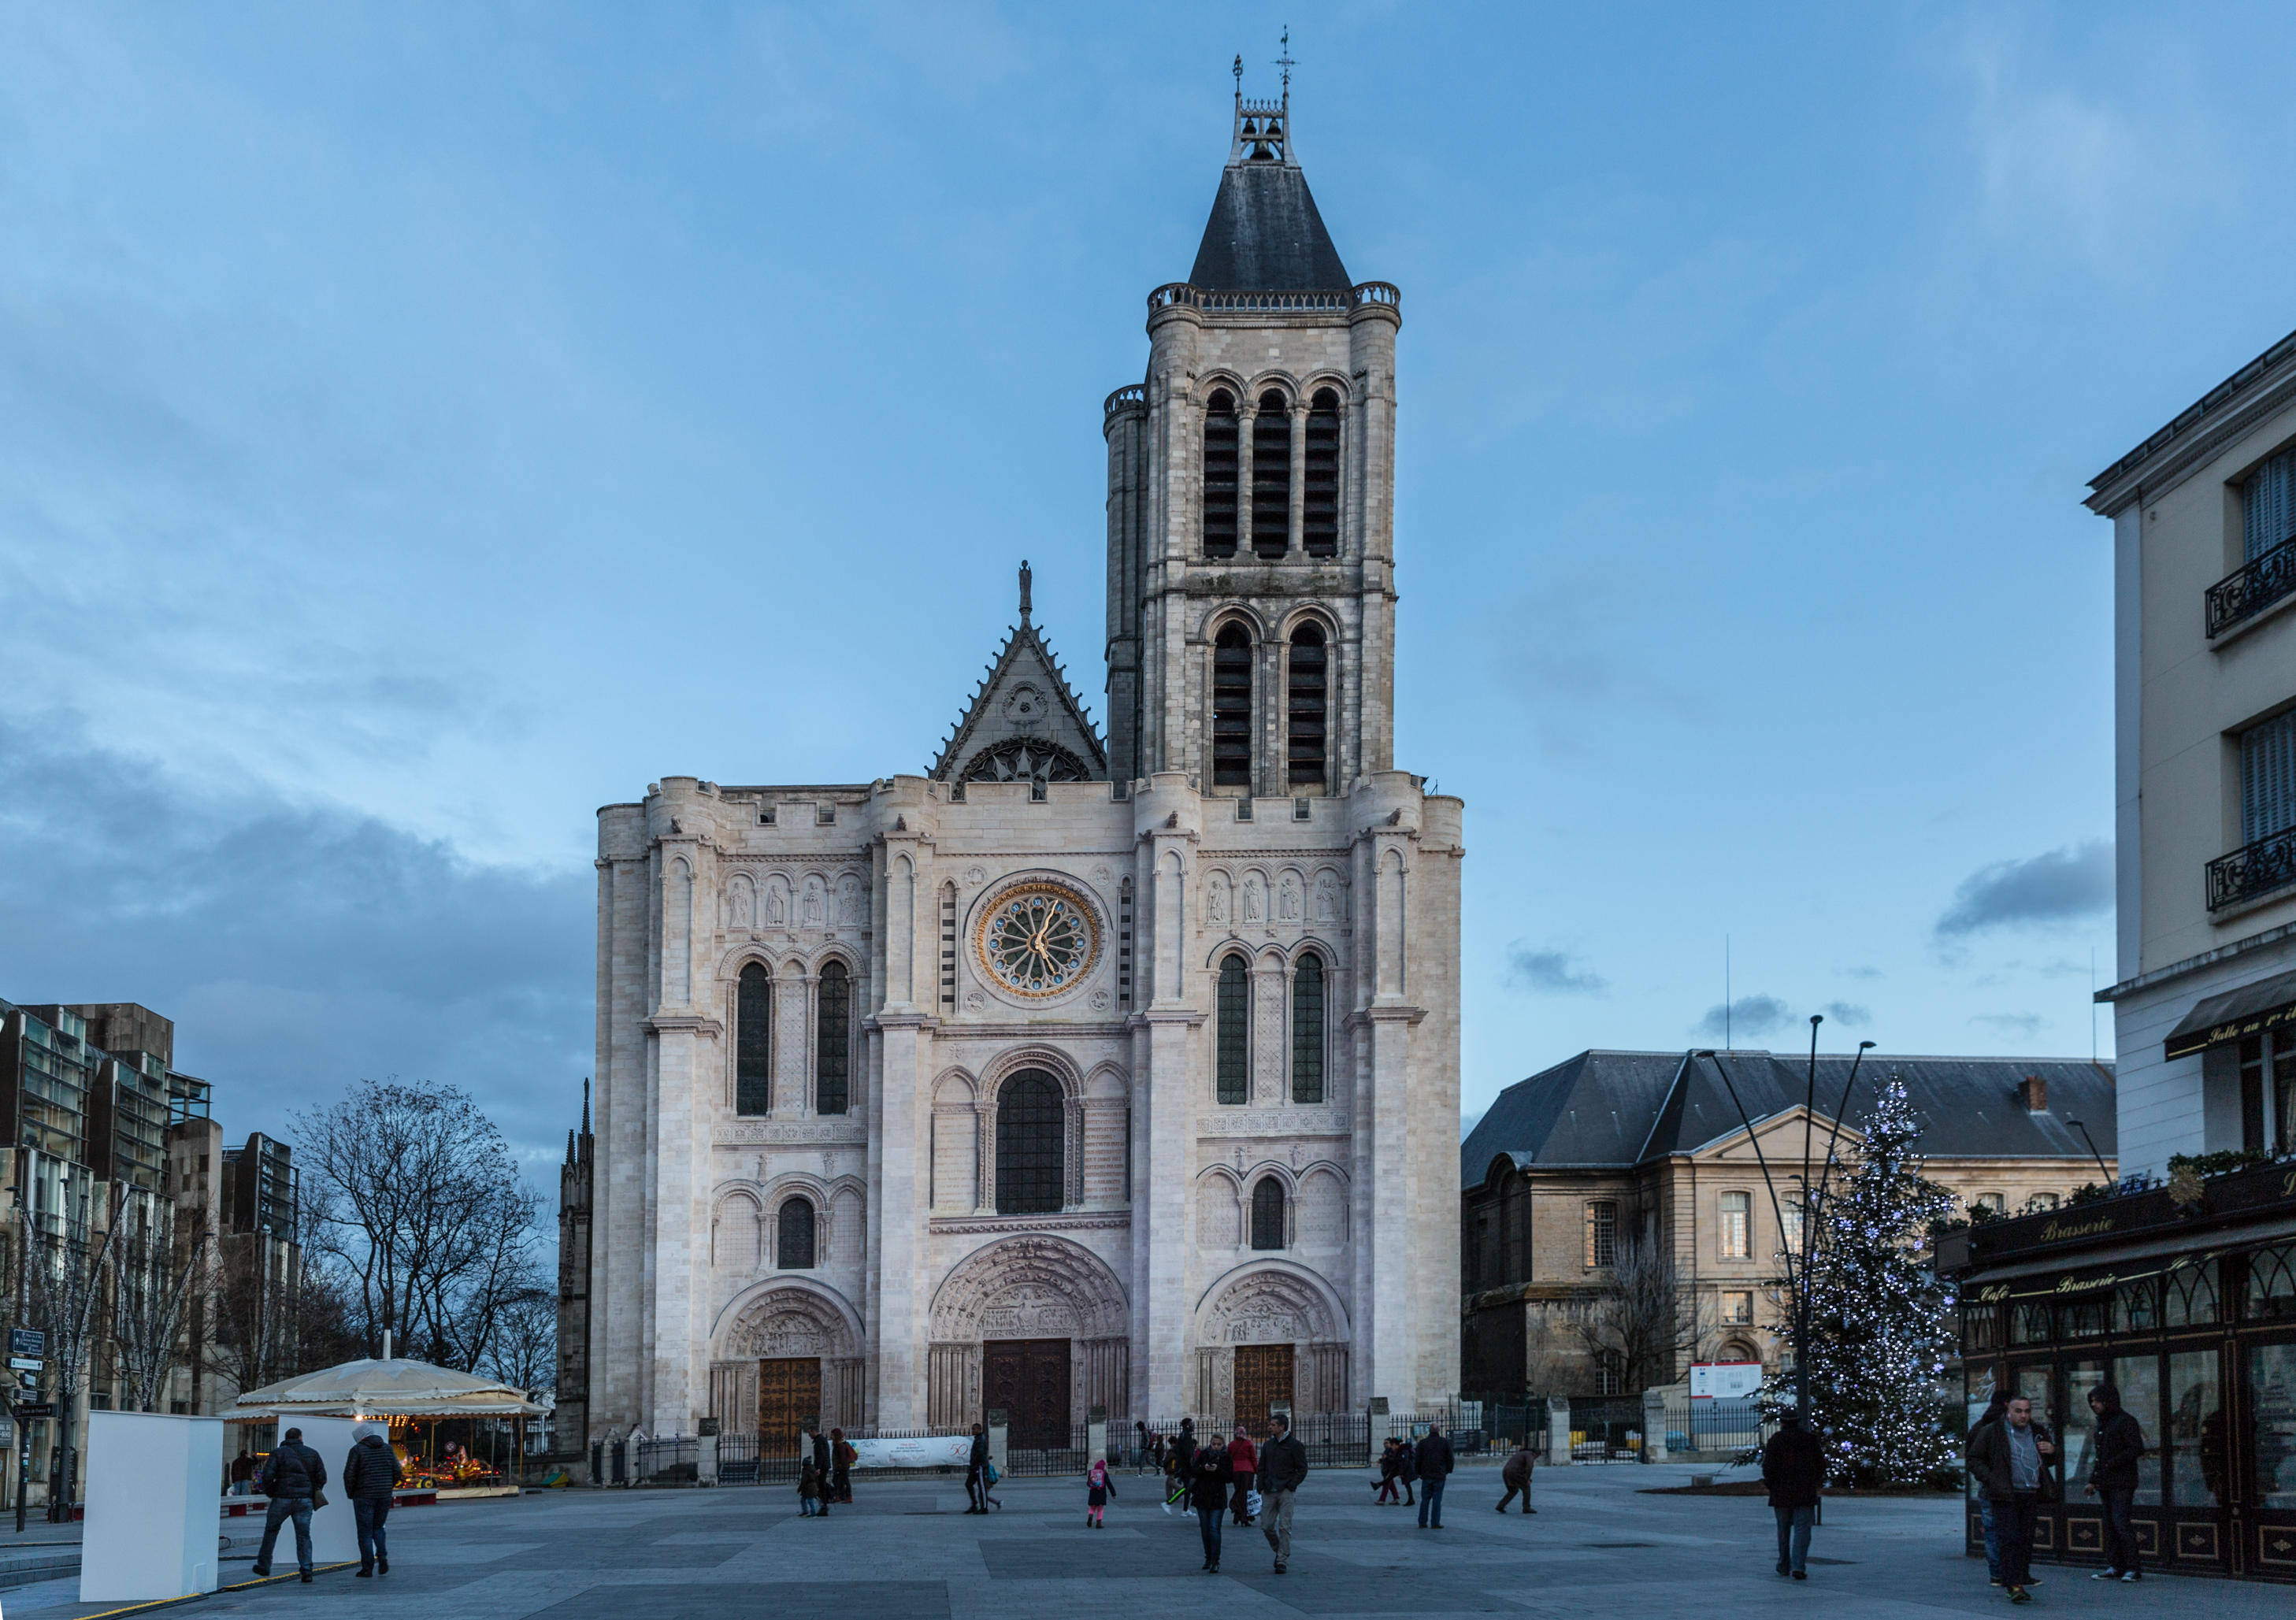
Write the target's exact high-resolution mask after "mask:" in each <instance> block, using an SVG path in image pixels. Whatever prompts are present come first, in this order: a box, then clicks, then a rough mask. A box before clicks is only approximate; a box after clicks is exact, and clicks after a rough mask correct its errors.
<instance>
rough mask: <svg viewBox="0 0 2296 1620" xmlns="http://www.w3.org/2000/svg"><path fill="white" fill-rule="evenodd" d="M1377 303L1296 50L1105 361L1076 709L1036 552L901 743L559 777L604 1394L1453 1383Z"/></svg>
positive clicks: (1087, 1395)
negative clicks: (868, 773) (920, 752)
mask: <svg viewBox="0 0 2296 1620" xmlns="http://www.w3.org/2000/svg"><path fill="white" fill-rule="evenodd" d="M1400 324H1401V314H1400V301H1399V297H1398V293H1397V292H1396V290H1395V289H1394V288H1393V287H1390V286H1388V285H1385V284H1384V283H1380V282H1361V283H1358V282H1351V281H1350V280H1349V276H1348V273H1347V271H1346V269H1345V267H1344V266H1343V265H1342V264H1341V259H1340V256H1339V253H1338V251H1337V250H1336V249H1335V248H1334V247H1333V242H1332V239H1331V235H1330V233H1329V232H1328V231H1327V230H1326V229H1325V228H1324V223H1323V219H1322V217H1321V216H1320V214H1319V213H1318V212H1317V210H1316V204H1315V200H1314V198H1313V197H1312V196H1311V195H1310V194H1309V192H1308V183H1307V179H1306V176H1305V175H1304V173H1303V172H1302V171H1301V169H1300V163H1299V160H1298V157H1297V154H1296V152H1295V151H1294V148H1293V145H1292V114H1291V106H1290V99H1289V95H1288V93H1287V94H1286V95H1285V97H1284V98H1283V100H1281V101H1277V102H1247V101H1245V100H1244V99H1243V98H1242V96H1241V95H1239V96H1238V97H1237V99H1236V102H1235V110H1234V138H1233V140H1232V143H1231V146H1230V151H1229V157H1228V161H1227V165H1226V169H1225V170H1224V172H1223V173H1222V175H1221V176H1220V182H1219V189H1218V195H1217V198H1216V200H1215V201H1214V205H1213V210H1212V216H1211V218H1210V223H1209V224H1208V225H1206V227H1205V230H1204V234H1203V240H1202V243H1201V248H1200V249H1199V250H1198V253H1197V256H1196V260H1195V268H1194V271H1193V274H1192V277H1191V279H1190V280H1189V281H1186V282H1172V283H1169V284H1166V285H1163V286H1160V287H1159V288H1157V289H1156V290H1155V291H1154V292H1152V294H1150V295H1149V299H1148V307H1147V336H1148V362H1147V371H1146V375H1145V378H1144V380H1143V381H1141V382H1138V383H1135V384H1132V385H1129V386H1128V387H1125V388H1120V389H1117V390H1116V391H1115V392H1114V393H1113V394H1111V396H1110V397H1109V398H1108V400H1107V402H1106V405H1105V407H1104V410H1103V432H1104V436H1105V438H1106V443H1107V468H1108V503H1107V517H1106V525H1107V528H1106V538H1105V544H1106V548H1107V549H1106V553H1105V554H1106V561H1107V571H1108V616H1107V624H1106V627H1105V635H1106V642H1105V644H1106V649H1107V659H1108V669H1107V685H1106V692H1107V701H1106V708H1105V713H1106V715H1107V716H1108V733H1107V738H1106V740H1105V741H1103V738H1102V736H1101V735H1100V733H1099V732H1096V731H1095V727H1094V725H1093V724H1092V721H1091V719H1090V717H1089V716H1088V714H1087V710H1086V708H1085V706H1084V704H1083V702H1082V701H1081V700H1079V698H1078V694H1077V692H1076V691H1075V689H1074V687H1073V686H1072V684H1071V683H1070V680H1069V678H1068V676H1067V675H1066V674H1065V673H1063V671H1062V668H1061V667H1060V664H1059V662H1058V661H1057V659H1055V658H1054V654H1053V652H1052V650H1051V648H1050V645H1049V643H1048V642H1046V639H1045V637H1044V635H1043V634H1042V633H1041V632H1040V631H1039V630H1038V628H1037V626H1036V625H1035V623H1034V619H1033V616H1032V613H1031V611H1030V603H1029V595H1028V593H1029V577H1028V575H1027V572H1026V571H1025V569H1024V571H1023V573H1022V576H1021V614H1020V622H1019V625H1018V626H1017V627H1016V628H1014V629H1013V631H1012V633H1011V634H1010V635H1009V637H1008V638H1007V640H1006V641H1005V644H1004V646H1003V647H1002V648H1001V649H1000V650H999V651H998V653H997V655H996V659H995V661H994V663H993V664H992V665H991V667H990V668H989V672H988V677H987V678H986V679H985V680H984V681H983V682H982V683H981V685H980V689H979V690H978V691H975V692H974V693H973V694H972V696H971V698H970V700H968V701H967V703H966V704H965V706H964V713H963V716H962V717H961V719H960V721H959V723H958V724H957V726H956V729H955V732H953V734H952V735H951V736H950V738H949V739H948V740H947V744H946V746H945V747H944V748H943V749H942V750H941V753H940V756H939V758H938V759H936V760H935V761H934V762H933V764H932V765H931V767H930V768H928V769H925V770H922V771H919V772H917V773H914V774H898V773H896V774H892V775H889V776H886V777H883V778H881V779H880V780H878V781H872V782H862V783H840V784H827V785H795V784H791V785H779V786H735V785H732V784H731V783H727V784H725V785H721V784H720V783H719V782H717V781H710V780H706V779H703V778H701V777H700V776H665V777H663V778H662V779H661V781H660V782H658V783H655V784H652V785H651V786H649V787H648V789H647V790H646V793H645V797H644V799H643V800H641V801H639V802H636V803H631V804H619V805H609V806H605V807H604V808H603V810H602V811H601V812H600V813H599V847H598V863H597V865H598V1029H597V1041H598V1051H597V1072H598V1091H597V1097H596V1143H597V1148H596V1151H597V1157H598V1160H599V1163H598V1166H597V1169H596V1173H595V1175H594V1181H593V1183H592V1186H591V1190H590V1198H591V1200H592V1208H591V1217H590V1218H591V1225H590V1230H591V1232H592V1234H593V1242H592V1246H591V1257H590V1278H589V1287H588V1290H587V1293H588V1298H589V1302H590V1311H591V1321H590V1332H589V1354H588V1360H587V1388H586V1396H587V1400H586V1414H587V1422H588V1425H589V1434H590V1436H592V1437H619V1436H624V1435H627V1433H628V1431H629V1430H630V1429H631V1428H644V1430H646V1431H647V1432H648V1433H649V1434H652V1435H663V1434H673V1433H676V1434H692V1433H694V1432H696V1430H697V1428H698V1426H699V1424H700V1423H701V1420H704V1419H715V1420H717V1425H718V1428H719V1429H720V1431H721V1432H722V1433H724V1434H726V1435H755V1436H758V1438H759V1442H760V1444H764V1445H767V1446H768V1447H774V1446H785V1445H787V1444H791V1442H792V1441H793V1439H794V1436H795V1433H796V1429H797V1425H798V1423H799V1420H801V1419H804V1418H808V1417H814V1416H818V1417H819V1418H820V1419H821V1420H822V1421H824V1423H829V1424H836V1425H840V1426H842V1427H845V1428H856V1427H858V1426H865V1425H870V1424H875V1425H879V1426H881V1427H883V1428H893V1429H916V1428H926V1427H928V1426H932V1427H945V1426H952V1425H963V1424H969V1423H971V1422H972V1421H975V1420H980V1418H981V1417H982V1416H983V1415H984V1413H985V1412H987V1411H991V1410H1002V1411H1006V1412H1007V1413H1008V1414H1010V1421H1011V1425H1012V1431H1011V1443H1012V1444H1014V1445H1016V1446H1026V1445H1037V1444H1067V1443H1068V1441H1069V1436H1070V1433H1071V1431H1072V1429H1073V1428H1075V1427H1076V1426H1078V1425H1081V1424H1083V1423H1084V1422H1085V1421H1086V1420H1087V1414H1088V1413H1089V1412H1090V1411H1093V1410H1094V1409H1095V1408H1098V1409H1104V1410H1105V1411H1106V1412H1107V1413H1108V1415H1109V1416H1110V1418H1111V1420H1114V1421H1116V1422H1118V1423H1119V1424H1122V1423H1128V1422H1129V1420H1131V1419H1133V1418H1135V1417H1138V1418H1142V1419H1149V1420H1171V1419H1173V1418H1176V1417H1177V1416H1179V1415H1181V1414H1185V1413H1193V1414H1195V1415H1197V1416H1198V1418H1199V1420H1200V1421H1210V1422H1215V1423H1218V1424H1219V1425H1220V1426H1222V1427H1226V1425H1228V1424H1229V1423H1231V1422H1235V1421H1245V1422H1250V1423H1252V1424H1255V1425H1257V1424H1261V1423H1264V1421H1265V1420H1266V1418H1267V1414H1268V1412H1269V1411H1270V1409H1271V1408H1272V1407H1274V1406H1275V1405H1278V1404H1283V1403H1289V1404H1290V1405H1292V1407H1293V1408H1294V1409H1296V1410H1297V1411H1300V1412H1301V1413H1308V1412H1314V1411H1350V1410H1354V1411H1359V1410H1361V1409H1362V1407H1363V1405H1364V1403H1365V1401H1366V1399H1368V1398H1369V1397H1372V1396H1385V1397H1387V1398H1388V1399H1390V1401H1392V1402H1394V1403H1396V1406H1397V1408H1398V1410H1402V1409H1406V1408H1408V1407H1410V1406H1413V1405H1415V1404H1416V1403H1420V1402H1422V1401H1426V1400H1432V1399H1437V1398H1439V1397H1441V1396H1442V1395H1446V1394H1447V1392H1448V1391H1449V1390H1450V1389H1451V1388H1452V1387H1453V1384H1454V1382H1455V1380H1456V1376H1457V1371H1458V1365H1459V1354H1458V1312H1457V1309H1456V1295H1455V1293H1454V1292H1453V1288H1454V1284H1455V1282H1456V1276H1457V1272H1456V1264H1455V1256H1456V1254H1457V1251H1458V1232H1457V1225H1456V1223H1457V1220H1458V1211H1459V1207H1458V1202H1457V1199H1456V1196H1455V1192H1454V1190H1453V1188H1452V1186H1451V1184H1450V1177H1451V1174H1452V1170H1451V1166H1450V1154H1451V1150H1452V1143H1453V1141H1454V1140H1455V1138H1453V1136H1452V1135H1451V1133H1450V1132H1451V1127H1450V1122H1451V1121H1452V1120H1453V1119H1454V1118H1456V1115H1457V1109H1458V1051H1459V963H1458V952H1459V871H1460V861H1461V858H1462V856H1463V855H1464V847H1463V844H1462V841H1461V840H1462V814H1463V806H1462V805H1461V803H1460V801H1459V800H1458V799H1456V798H1446V797H1442V796H1439V795H1433V794H1430V793H1429V792H1427V791H1426V790H1425V781H1424V779H1423V778H1422V777H1419V776H1416V775H1414V774H1412V773H1408V772H1406V771H1403V770H1398V769H1397V768H1396V763H1395V760H1394V757H1393V751H1394V750H1393V738H1394V724H1393V679H1392V675H1393V670H1392V659H1393V646H1394V636H1393V626H1394V615H1395V602H1396V593H1395V545H1394V537H1393V533H1392V514H1393V503H1392V500H1391V491H1392V484H1393V476H1394V451H1393V445H1394V437H1393V436H1394V417H1395V341H1396V335H1397V332H1398V329H1399V327H1400ZM1097 544H1099V542H1098V541H1095V546H1097ZM1039 554H1042V553H1041V552H1040V553H1039ZM737 763H738V762H734V761H727V762H726V766H727V768H728V769H729V770H730V769H731V768H732V767H734V765H736V764H737ZM752 780H754V778H752Z"/></svg>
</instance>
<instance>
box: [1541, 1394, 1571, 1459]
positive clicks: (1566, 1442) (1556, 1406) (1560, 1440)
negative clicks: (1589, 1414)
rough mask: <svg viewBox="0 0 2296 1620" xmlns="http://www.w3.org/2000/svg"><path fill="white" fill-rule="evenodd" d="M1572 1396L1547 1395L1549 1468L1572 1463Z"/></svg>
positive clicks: (1547, 1454) (1547, 1457)
mask: <svg viewBox="0 0 2296 1620" xmlns="http://www.w3.org/2000/svg"><path fill="white" fill-rule="evenodd" d="M1570 1460H1571V1458H1570V1397H1569V1396H1568V1395H1549V1396H1547V1397H1546V1463H1547V1466H1548V1467H1549V1468H1557V1469H1559V1468H1567V1467H1569V1466H1570Z"/></svg>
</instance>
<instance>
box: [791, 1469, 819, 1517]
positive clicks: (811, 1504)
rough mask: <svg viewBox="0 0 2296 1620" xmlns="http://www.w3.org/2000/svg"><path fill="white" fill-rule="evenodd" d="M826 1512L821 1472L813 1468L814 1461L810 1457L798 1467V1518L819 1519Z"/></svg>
mask: <svg viewBox="0 0 2296 1620" xmlns="http://www.w3.org/2000/svg"><path fill="white" fill-rule="evenodd" d="M823 1513H824V1509H823V1507H822V1505H821V1470H820V1469H817V1468H816V1467H814V1466H813V1459H812V1458H810V1457H808V1458H807V1459H806V1460H804V1461H803V1462H802V1463H800V1464H799V1466H798V1470H797V1516H798V1517H799V1518H820V1517H821V1516H822V1514H823Z"/></svg>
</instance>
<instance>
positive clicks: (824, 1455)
mask: <svg viewBox="0 0 2296 1620" xmlns="http://www.w3.org/2000/svg"><path fill="white" fill-rule="evenodd" d="M812 1441H813V1452H812V1455H813V1471H814V1472H815V1474H816V1475H818V1476H819V1477H820V1479H821V1511H820V1512H819V1513H818V1514H817V1515H816V1518H828V1517H829V1501H830V1495H829V1479H830V1472H829V1468H830V1464H829V1436H827V1435H824V1434H823V1433H822V1432H821V1431H820V1430H819V1429H817V1428H816V1429H815V1430H814V1431H813V1433H812Z"/></svg>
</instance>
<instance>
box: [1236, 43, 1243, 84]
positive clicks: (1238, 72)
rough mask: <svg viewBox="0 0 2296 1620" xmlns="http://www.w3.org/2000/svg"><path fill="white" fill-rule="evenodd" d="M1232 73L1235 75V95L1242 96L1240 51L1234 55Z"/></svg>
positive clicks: (1241, 54) (1241, 60)
mask: <svg viewBox="0 0 2296 1620" xmlns="http://www.w3.org/2000/svg"><path fill="white" fill-rule="evenodd" d="M1234 73H1235V93H1236V94H1238V95H1242V94H1243V53H1242V52H1241V51H1238V52H1237V53H1235V67H1234Z"/></svg>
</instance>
